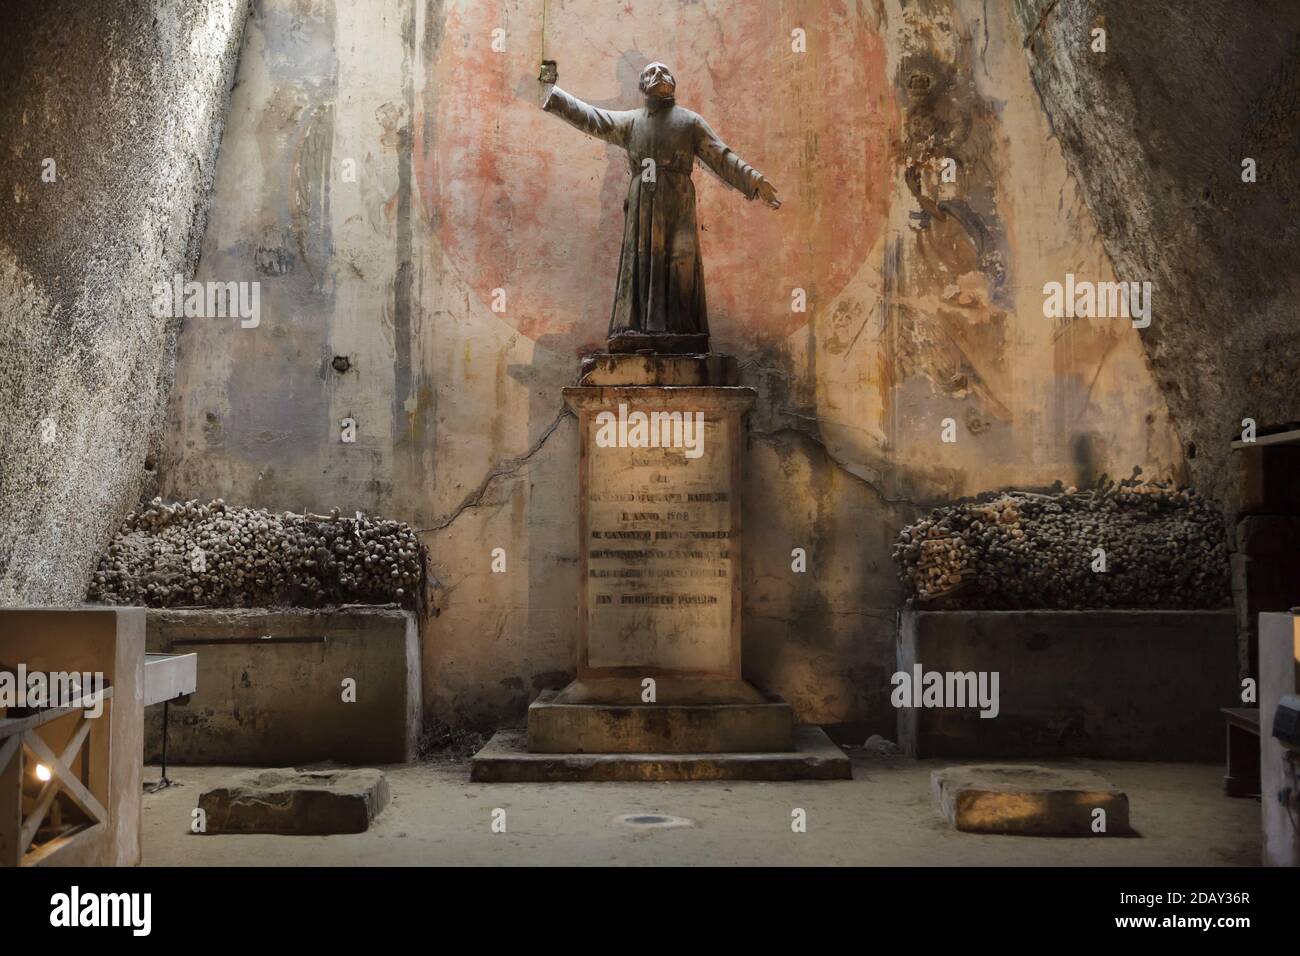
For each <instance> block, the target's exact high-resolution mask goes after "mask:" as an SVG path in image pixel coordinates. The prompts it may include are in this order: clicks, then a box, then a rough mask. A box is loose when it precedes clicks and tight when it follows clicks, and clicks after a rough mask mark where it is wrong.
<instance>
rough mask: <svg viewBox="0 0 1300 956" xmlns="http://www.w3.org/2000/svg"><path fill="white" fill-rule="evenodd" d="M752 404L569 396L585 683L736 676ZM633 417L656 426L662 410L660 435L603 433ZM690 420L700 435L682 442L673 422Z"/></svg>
mask: <svg viewBox="0 0 1300 956" xmlns="http://www.w3.org/2000/svg"><path fill="white" fill-rule="evenodd" d="M753 395H754V393H753V391H752V390H751V389H747V388H734V387H733V388H718V387H699V388H691V387H666V388H661V387H603V388H581V387H579V388H570V389H565V397H566V399H567V400H568V401H569V404H570V405H571V406H572V407H573V408H574V409H575V410H576V411H577V412H578V420H579V432H580V435H581V441H582V468H581V497H582V501H581V508H582V512H581V517H580V533H581V558H582V575H583V588H582V597H581V616H582V622H581V638H580V641H579V655H578V657H579V660H578V673H579V677H580V678H581V677H592V676H609V675H637V676H647V675H654V674H664V675H693V676H717V677H729V678H739V676H740V600H739V598H740V586H739V575H740V502H739V498H738V492H739V482H738V475H739V454H740V448H739V438H740V435H739V428H740V416H741V414H742V413H743V411H744V410H745V409H746V408H748V406H749V405H750V403H751V402H752V401H753ZM620 406H622V407H621V408H620ZM603 412H608V413H610V415H607V416H604V417H603V418H602V415H601V413H603ZM637 412H642V413H644V415H645V419H644V420H653V421H656V422H658V421H659V420H660V419H653V418H652V416H653V415H654V413H656V412H658V413H661V416H660V417H661V419H662V421H663V423H664V424H663V425H662V429H660V428H656V430H655V434H654V436H653V437H651V436H650V435H649V433H648V431H647V430H645V429H641V430H640V431H638V430H637V429H636V428H635V427H633V428H630V429H628V428H620V429H619V430H618V431H617V433H615V432H613V431H612V430H611V429H610V428H609V424H608V423H609V421H610V419H611V418H612V417H613V416H614V415H620V414H621V415H622V416H623V417H624V418H626V417H627V416H628V415H631V416H632V417H633V418H634V419H635V418H636V415H635V413H637ZM674 413H680V414H677V415H676V416H675V417H674V418H673V420H672V424H669V418H670V416H673V415H674ZM694 413H700V414H701V416H702V428H701V432H702V434H699V435H692V433H691V431H690V427H689V425H688V427H687V431H686V442H685V443H683V442H682V441H681V437H682V431H681V428H680V426H679V425H677V423H678V422H680V421H681V420H682V418H683V417H687V416H692V415H693V414H694ZM687 421H688V422H689V421H690V419H689V417H687ZM602 427H603V428H605V429H606V431H605V432H602V431H601V429H602ZM674 428H675V429H676V430H675V431H674ZM614 434H616V435H617V440H615V441H610V440H609V439H610V438H611V437H612V436H613V435H614ZM660 438H662V439H663V440H662V441H659V439H660ZM673 438H675V439H677V440H676V441H674V440H670V439H673ZM699 438H702V441H696V442H694V444H692V442H693V440H694V439H699ZM647 445H660V447H646V446H647Z"/></svg>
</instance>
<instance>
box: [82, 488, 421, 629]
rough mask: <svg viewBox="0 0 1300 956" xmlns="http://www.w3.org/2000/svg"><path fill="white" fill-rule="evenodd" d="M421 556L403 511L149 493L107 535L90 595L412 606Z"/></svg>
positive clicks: (154, 602)
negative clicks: (277, 505) (247, 503)
mask: <svg viewBox="0 0 1300 956" xmlns="http://www.w3.org/2000/svg"><path fill="white" fill-rule="evenodd" d="M425 564H426V562H425V552H424V548H423V546H422V545H421V544H420V542H419V539H418V538H417V537H416V533H415V531H414V530H413V529H412V528H411V527H410V526H409V525H407V524H405V523H403V522H401V521H386V520H383V519H379V518H369V517H366V516H364V515H361V514H358V515H357V516H356V517H355V518H345V517H341V516H340V515H339V512H338V511H337V510H335V511H332V512H331V513H330V514H328V515H313V514H295V513H294V512H291V511H286V512H284V513H283V514H272V513H270V512H268V511H265V510H254V509H252V508H230V507H227V505H226V503H225V502H224V501H222V500H221V499H220V498H218V499H217V500H215V501H211V502H207V503H201V502H199V501H197V500H193V501H185V502H177V503H175V504H164V503H163V501H162V499H161V498H155V499H154V500H153V501H151V502H150V503H149V504H148V505H147V506H145V507H143V508H141V509H139V510H137V511H135V512H133V513H132V514H131V515H130V516H129V517H128V518H127V519H126V521H125V522H124V523H123V525H122V528H121V530H119V531H118V533H117V535H116V536H115V537H114V538H113V541H112V543H111V544H110V545H109V548H108V552H107V553H106V554H105V555H104V556H103V558H101V559H100V562H99V568H98V569H97V570H96V571H95V575H94V578H93V579H92V582H91V586H90V599H91V600H92V601H99V602H102V603H105V604H133V605H144V606H146V607H183V606H204V607H265V606H294V607H319V606H322V605H334V604H402V605H405V606H408V607H414V606H416V604H417V603H418V602H419V601H420V600H421V599H422V597H423V588H424V581H425Z"/></svg>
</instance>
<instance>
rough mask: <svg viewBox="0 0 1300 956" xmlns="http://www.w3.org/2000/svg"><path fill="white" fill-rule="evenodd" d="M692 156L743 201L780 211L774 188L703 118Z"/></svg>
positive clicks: (779, 202)
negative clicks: (749, 200)
mask: <svg viewBox="0 0 1300 956" xmlns="http://www.w3.org/2000/svg"><path fill="white" fill-rule="evenodd" d="M695 155H696V156H698V157H699V158H700V161H701V162H702V163H704V165H705V166H707V167H709V169H711V170H713V172H715V173H716V174H717V175H718V178H719V179H721V180H722V181H723V182H724V183H726V184H727V185H728V186H731V187H732V188H734V189H739V190H740V191H741V192H742V193H744V194H745V198H746V199H761V200H763V202H765V203H767V204H768V205H769V206H771V207H772V208H773V209H776V208H779V207H780V205H781V200H779V199H777V198H776V189H775V188H773V186H772V184H771V183H770V182H768V181H767V180H766V179H765V178H764V177H763V174H762V173H760V172H759V171H758V170H757V169H755V168H754V167H753V166H751V165H749V163H747V162H745V161H744V160H743V159H741V158H740V157H739V156H737V155H736V154H735V153H734V152H732V151H731V147H729V146H728V145H727V144H726V143H724V142H723V141H722V140H720V139H719V138H718V134H717V133H715V132H713V128H712V127H710V126H709V124H708V123H706V122H705V121H704V120H703V119H701V120H700V122H699V131H698V134H697V138H696V143H695Z"/></svg>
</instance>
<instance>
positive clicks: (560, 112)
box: [542, 86, 634, 149]
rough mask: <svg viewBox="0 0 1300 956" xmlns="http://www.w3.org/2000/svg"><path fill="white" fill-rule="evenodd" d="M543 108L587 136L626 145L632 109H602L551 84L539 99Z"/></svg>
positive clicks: (625, 146) (624, 146) (630, 126)
mask: <svg viewBox="0 0 1300 956" xmlns="http://www.w3.org/2000/svg"><path fill="white" fill-rule="evenodd" d="M542 109H544V110H546V112H548V113H554V114H555V115H556V116H558V117H560V119H562V120H564V121H566V122H567V123H569V124H570V125H571V126H574V127H576V128H577V129H580V130H582V131H583V132H584V133H586V134H587V135H588V136H595V137H596V138H597V139H603V140H604V141H605V142H607V143H613V144H614V145H615V146H622V147H623V148H624V149H626V148H627V137H628V132H629V131H630V130H631V129H632V116H633V113H634V111H632V110H603V109H601V108H600V107H599V106H592V105H591V104H590V103H584V102H583V101H582V100H580V99H578V98H577V97H576V96H571V95H570V94H568V93H566V92H564V90H562V89H560V88H559V87H558V86H552V87H551V91H550V94H549V95H548V96H547V97H546V100H545V101H544V102H543V103H542Z"/></svg>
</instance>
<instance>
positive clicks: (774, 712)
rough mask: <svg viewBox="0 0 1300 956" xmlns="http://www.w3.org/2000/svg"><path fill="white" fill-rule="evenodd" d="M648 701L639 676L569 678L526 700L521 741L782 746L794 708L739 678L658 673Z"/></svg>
mask: <svg viewBox="0 0 1300 956" xmlns="http://www.w3.org/2000/svg"><path fill="white" fill-rule="evenodd" d="M654 689H655V703H646V702H645V701H644V700H643V694H644V693H645V692H644V690H643V688H642V684H641V681H639V680H637V679H635V678H630V677H625V678H596V679H588V680H577V681H574V682H573V683H572V684H570V685H569V686H568V687H566V688H564V690H561V691H554V690H547V691H543V692H542V693H541V695H540V696H539V697H538V698H537V700H535V701H533V703H532V705H531V706H530V707H529V708H528V749H529V750H530V751H531V752H532V753H547V754H575V753H576V754H638V753H639V754H646V753H653V754H666V753H704V754H713V753H741V752H750V753H754V752H759V753H788V752H790V751H792V750H794V711H793V710H792V709H791V707H790V705H789V704H787V703H786V702H785V701H784V700H782V699H781V698H780V697H778V696H776V695H775V694H765V693H762V692H761V691H759V690H758V689H757V688H755V687H754V686H753V685H752V684H749V683H746V682H745V681H733V680H693V679H689V678H668V677H665V678H660V679H659V680H658V681H657V682H656V684H655V688H654Z"/></svg>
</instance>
